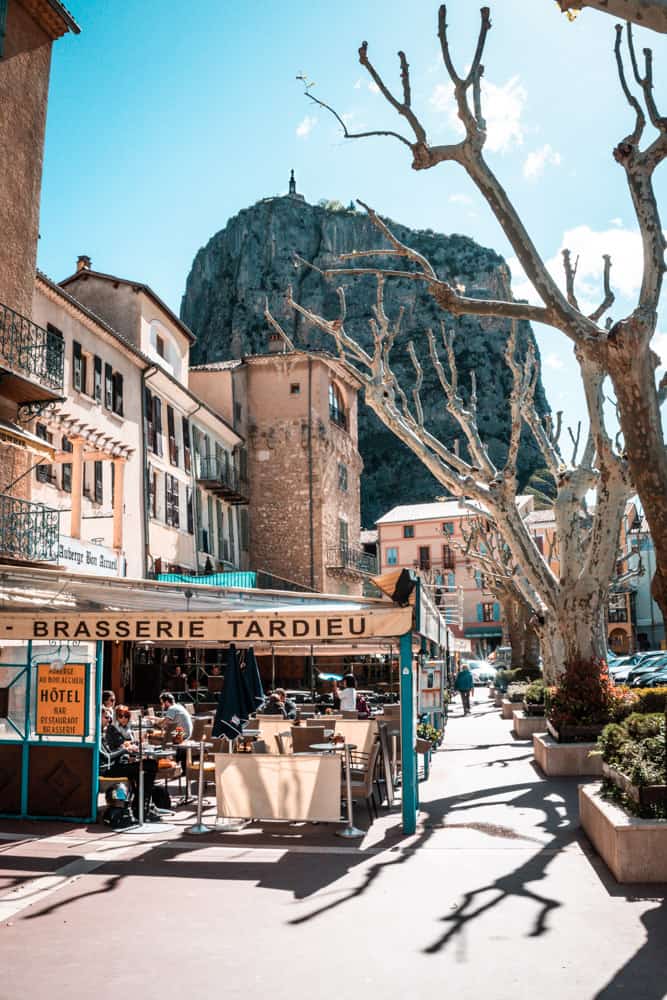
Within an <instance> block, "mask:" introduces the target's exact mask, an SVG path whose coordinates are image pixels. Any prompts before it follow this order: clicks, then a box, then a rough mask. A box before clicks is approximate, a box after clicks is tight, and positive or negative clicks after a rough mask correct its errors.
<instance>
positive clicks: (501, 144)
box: [431, 76, 528, 153]
mask: <svg viewBox="0 0 667 1000" xmlns="http://www.w3.org/2000/svg"><path fill="white" fill-rule="evenodd" d="M527 98H528V95H527V93H526V90H525V88H524V86H523V84H522V83H521V82H520V81H519V77H518V76H513V77H511V78H510V79H509V80H508V81H507V83H505V84H503V85H502V86H498V85H497V84H495V83H490V82H489V81H488V80H484V79H483V80H482V113H483V115H484V118H485V119H486V149H488V150H489V151H490V152H492V153H507V152H508V151H509V150H510V149H512V147H514V146H521V145H522V144H523V127H522V124H521V115H522V114H523V110H524V107H525V104H526V100H527ZM431 105H432V107H434V108H435V110H436V111H439V112H440V113H442V114H446V115H447V117H448V119H449V123H450V125H451V126H452V128H454V129H455V131H456V132H458V133H459V135H462V134H463V125H462V123H461V121H460V120H459V117H458V112H457V109H456V102H455V101H454V87H453V85H452V84H444V83H439V84H438V85H437V87H435V89H434V91H433V93H432V94H431Z"/></svg>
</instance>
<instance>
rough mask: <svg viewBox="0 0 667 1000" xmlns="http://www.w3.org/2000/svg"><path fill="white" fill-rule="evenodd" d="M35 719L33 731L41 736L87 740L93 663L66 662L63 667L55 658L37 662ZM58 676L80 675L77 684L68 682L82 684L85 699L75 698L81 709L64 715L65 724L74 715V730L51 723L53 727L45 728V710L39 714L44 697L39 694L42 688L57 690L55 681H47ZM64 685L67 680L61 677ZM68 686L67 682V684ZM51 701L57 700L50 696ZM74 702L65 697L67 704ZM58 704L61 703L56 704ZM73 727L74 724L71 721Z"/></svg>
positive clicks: (80, 686) (74, 676)
mask: <svg viewBox="0 0 667 1000" xmlns="http://www.w3.org/2000/svg"><path fill="white" fill-rule="evenodd" d="M34 666H35V721H34V735H35V736H39V737H40V738H48V739H65V738H67V739H77V740H81V741H84V740H85V739H86V737H87V736H88V722H89V719H88V703H89V698H90V664H89V663H85V662H84V663H81V662H76V663H64V664H63V665H62V667H54V661H53V660H51V661H48V660H47V661H43V662H41V663H36V664H35V665H34ZM57 678H63V679H70V678H71V679H72V680H75V679H78V680H77V683H76V684H72V685H69V686H71V687H73V688H74V687H76V688H81V689H82V690H83V702H82V703H80V702H74V703H73V704H76V705H77V706H78V711H77V712H76V715H74V714H72V715H71V716H64V717H63V725H65V724H66V723H65V719H66V718H75V720H76V721H75V723H74V725H75V726H76V728H74V730H73V731H69V732H59V731H58V730H57V728H54V725H57V724H52V725H51V726H50V727H48V728H45V723H44V721H43V713H42V715H41V716H40V707H41V702H42V699H41V697H40V695H41V692H42V691H49V690H55V688H54V685H53V684H52V683H51V684H49V683H48V682H50V681H55V680H56V679H57ZM60 683H61V685H62V684H63V683H64V680H61V682H60ZM66 686H67V685H66ZM48 702H49V703H50V704H54V700H53V699H51V698H48ZM68 704H72V702H69V701H68V700H65V702H64V706H63V707H66V706H67V705H68ZM55 707H60V705H56V706H55ZM70 729H71V724H70Z"/></svg>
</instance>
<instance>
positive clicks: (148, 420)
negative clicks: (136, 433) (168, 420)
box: [144, 386, 154, 451]
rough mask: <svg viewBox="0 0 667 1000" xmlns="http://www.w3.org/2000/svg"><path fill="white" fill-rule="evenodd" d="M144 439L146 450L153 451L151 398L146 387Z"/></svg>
mask: <svg viewBox="0 0 667 1000" xmlns="http://www.w3.org/2000/svg"><path fill="white" fill-rule="evenodd" d="M144 437H145V439H146V448H148V450H149V451H154V448H153V396H152V395H151V391H150V389H149V388H148V386H144Z"/></svg>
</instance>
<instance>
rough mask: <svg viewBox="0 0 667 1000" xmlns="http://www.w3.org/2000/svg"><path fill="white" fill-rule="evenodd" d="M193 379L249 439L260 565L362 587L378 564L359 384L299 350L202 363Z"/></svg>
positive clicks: (345, 588) (254, 549)
mask: <svg viewBox="0 0 667 1000" xmlns="http://www.w3.org/2000/svg"><path fill="white" fill-rule="evenodd" d="M190 384H191V387H192V389H193V391H194V392H196V393H197V395H198V396H200V397H201V398H202V399H204V400H207V401H208V402H209V403H210V404H211V406H216V407H217V408H218V409H219V410H220V412H221V413H222V414H223V415H224V416H225V418H226V419H227V420H228V421H229V422H230V423H232V424H233V425H234V427H235V429H236V430H237V431H238V432H239V433H240V434H242V435H243V436H244V437H246V438H247V442H248V457H247V469H248V479H249V489H250V504H249V517H250V522H251V525H252V530H251V531H250V539H249V544H250V563H251V565H252V566H253V568H255V569H259V570H264V571H266V572H267V573H270V574H274V575H275V576H276V577H280V578H283V579H287V580H290V581H293V582H295V583H297V584H299V585H301V586H305V587H309V588H312V589H313V590H318V591H323V592H331V593H349V594H359V593H361V592H362V589H363V586H364V582H365V581H366V580H367V578H368V576H369V574H371V573H373V572H374V571H375V569H376V562H375V559H374V558H373V556H372V555H369V554H368V553H366V552H364V551H363V550H362V548H361V543H360V476H361V471H362V467H363V463H362V460H361V456H360V454H359V450H358V438H357V394H358V390H359V384H358V381H357V380H356V379H355V378H354V377H353V376H351V375H350V374H349V372H348V371H347V370H346V369H345V367H344V366H343V365H341V364H340V363H339V362H338V361H337V359H336V358H334V357H332V356H331V355H328V354H325V353H312V352H306V351H299V350H296V351H287V352H283V353H277V352H276V353H270V354H265V355H256V356H252V357H246V358H243V359H242V360H237V361H223V362H218V363H213V364H208V365H199V366H195V367H193V368H192V369H191V372H190Z"/></svg>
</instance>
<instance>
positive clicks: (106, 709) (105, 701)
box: [102, 691, 116, 724]
mask: <svg viewBox="0 0 667 1000" xmlns="http://www.w3.org/2000/svg"><path fill="white" fill-rule="evenodd" d="M115 709H116V695H115V694H114V693H113V691H103V692H102V715H103V716H106V720H107V724H108V723H109V722H113V720H114V712H115Z"/></svg>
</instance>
